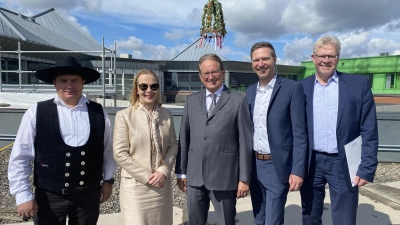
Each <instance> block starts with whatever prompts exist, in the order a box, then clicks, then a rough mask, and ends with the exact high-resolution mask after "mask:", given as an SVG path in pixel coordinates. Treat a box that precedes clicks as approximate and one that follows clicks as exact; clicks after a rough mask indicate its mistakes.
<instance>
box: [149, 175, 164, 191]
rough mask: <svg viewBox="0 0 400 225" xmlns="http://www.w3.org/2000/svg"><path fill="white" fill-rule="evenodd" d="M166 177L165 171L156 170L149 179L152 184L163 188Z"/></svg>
mask: <svg viewBox="0 0 400 225" xmlns="http://www.w3.org/2000/svg"><path fill="white" fill-rule="evenodd" d="M165 178H166V177H165V175H164V174H163V173H161V172H158V171H156V172H154V173H153V174H151V175H150V177H149V179H148V180H149V184H150V185H153V186H154V187H159V188H163V187H164V181H165Z"/></svg>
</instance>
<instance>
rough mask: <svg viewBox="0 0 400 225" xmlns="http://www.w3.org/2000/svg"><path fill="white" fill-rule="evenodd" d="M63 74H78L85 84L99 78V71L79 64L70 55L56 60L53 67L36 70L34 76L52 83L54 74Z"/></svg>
mask: <svg viewBox="0 0 400 225" xmlns="http://www.w3.org/2000/svg"><path fill="white" fill-rule="evenodd" d="M65 74H71V75H79V76H81V77H82V78H83V79H84V80H85V84H88V83H92V82H94V81H96V80H98V79H99V78H100V73H99V72H97V70H95V69H92V68H89V67H83V66H81V64H80V63H78V62H76V59H75V58H74V57H72V56H67V57H65V58H64V59H62V60H59V61H57V62H56V65H54V66H53V67H49V68H45V69H41V70H38V71H36V73H35V76H36V77H37V78H38V79H39V80H41V81H44V82H46V83H50V84H53V80H54V78H55V77H56V76H58V75H65Z"/></svg>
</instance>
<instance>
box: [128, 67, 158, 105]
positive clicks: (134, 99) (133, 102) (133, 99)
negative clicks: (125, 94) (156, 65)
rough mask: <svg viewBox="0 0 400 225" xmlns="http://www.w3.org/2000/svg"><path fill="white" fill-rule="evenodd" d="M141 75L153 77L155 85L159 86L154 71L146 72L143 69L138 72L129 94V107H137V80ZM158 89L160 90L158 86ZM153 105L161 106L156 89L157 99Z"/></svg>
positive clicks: (146, 70)
mask: <svg viewBox="0 0 400 225" xmlns="http://www.w3.org/2000/svg"><path fill="white" fill-rule="evenodd" d="M143 74H150V75H153V76H154V77H155V78H156V80H157V84H160V80H159V79H158V77H157V75H156V73H155V72H154V71H152V70H148V69H144V70H141V71H139V72H138V73H137V74H136V76H135V78H134V79H133V84H132V92H131V98H130V102H131V106H137V103H138V102H139V94H138V85H139V84H138V78H139V77H140V76H141V75H143ZM160 88H161V85H160ZM155 104H157V105H158V106H161V105H162V102H161V91H160V89H158V94H157V99H156V101H155Z"/></svg>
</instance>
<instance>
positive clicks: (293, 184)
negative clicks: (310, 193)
mask: <svg viewBox="0 0 400 225" xmlns="http://www.w3.org/2000/svg"><path fill="white" fill-rule="evenodd" d="M289 185H290V188H289V191H297V190H299V189H300V187H301V185H303V178H302V177H299V176H297V175H294V174H290V176H289Z"/></svg>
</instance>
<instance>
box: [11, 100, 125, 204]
mask: <svg viewBox="0 0 400 225" xmlns="http://www.w3.org/2000/svg"><path fill="white" fill-rule="evenodd" d="M88 102H89V101H88V100H87V99H86V97H85V96H83V95H82V97H81V98H80V100H79V102H78V104H77V105H76V106H75V107H74V108H70V107H68V106H67V105H66V104H65V103H64V102H63V101H62V100H61V99H60V98H59V97H58V95H57V96H56V97H55V99H54V103H55V104H57V112H58V118H59V124H60V131H61V136H62V138H63V140H64V142H65V143H66V144H67V145H70V146H73V147H78V146H82V145H84V144H86V142H87V141H88V139H89V134H90V123H89V114H88V109H87V105H86V103H88ZM36 109H37V105H34V106H32V107H31V108H29V109H28V110H27V111H26V112H25V114H24V116H23V117H22V121H21V125H20V127H19V129H18V133H17V137H16V139H15V142H14V146H13V149H12V152H11V156H10V161H9V165H8V180H9V182H10V193H11V194H12V195H15V198H16V202H17V205H20V204H22V203H24V202H27V201H30V200H32V199H34V197H33V195H32V193H31V190H30V189H31V185H32V184H31V183H30V182H29V176H30V175H31V174H32V166H31V164H30V161H34V159H35V148H34V140H35V137H36ZM103 112H104V121H105V130H104V164H103V171H104V180H108V179H111V178H113V177H114V172H115V170H116V169H117V163H116V161H115V160H114V157H113V152H112V129H111V123H110V119H109V118H108V115H107V113H106V112H105V111H104V109H103Z"/></svg>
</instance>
